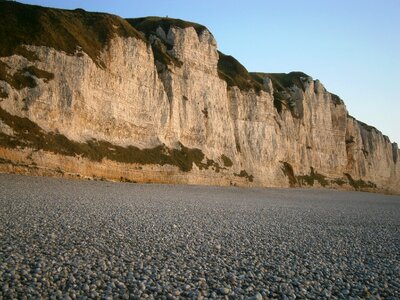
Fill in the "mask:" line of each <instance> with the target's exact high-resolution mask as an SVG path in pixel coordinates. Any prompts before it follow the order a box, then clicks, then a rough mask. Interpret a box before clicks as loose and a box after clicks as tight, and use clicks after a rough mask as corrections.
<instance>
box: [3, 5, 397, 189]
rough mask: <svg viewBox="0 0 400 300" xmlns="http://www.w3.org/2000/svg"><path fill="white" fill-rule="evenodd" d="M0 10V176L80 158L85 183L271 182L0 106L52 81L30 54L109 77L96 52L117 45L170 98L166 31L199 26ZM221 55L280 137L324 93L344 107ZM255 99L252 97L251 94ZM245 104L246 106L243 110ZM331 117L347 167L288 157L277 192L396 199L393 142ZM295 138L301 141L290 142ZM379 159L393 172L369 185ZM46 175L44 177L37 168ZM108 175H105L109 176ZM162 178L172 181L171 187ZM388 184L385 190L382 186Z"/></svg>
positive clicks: (298, 76) (221, 162)
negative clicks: (63, 129) (133, 51)
mask: <svg viewBox="0 0 400 300" xmlns="http://www.w3.org/2000/svg"><path fill="white" fill-rule="evenodd" d="M0 8H1V9H0V18H1V19H2V23H1V24H0V40H1V41H2V43H1V44H0V83H2V84H0V148H1V149H0V165H2V166H3V168H2V169H1V170H3V171H4V170H6V171H9V172H21V173H28V174H39V175H41V174H50V175H60V174H61V175H66V171H65V170H67V169H68V168H67V167H66V165H67V163H66V162H65V160H64V158H67V160H68V159H73V160H72V161H74V159H77V160H79V161H82V160H84V161H85V163H86V165H85V166H86V167H85V176H89V177H90V174H92V177H93V178H96V177H97V178H105V179H120V180H122V181H153V182H178V183H186V181H185V180H181V179H179V178H181V177H174V176H175V175H176V173H179V176H186V175H187V176H190V174H191V173H193V172H194V173H196V172H200V173H196V176H197V177H196V179H194V181H190V183H196V182H199V183H202V181H201V180H200V181H198V180H199V176H205V177H207V176H208V177H210V176H211V177H210V178H211V179H210V180H208V181H207V180H205V181H204V183H206V184H237V183H238V184H239V185H249V186H251V185H258V186H259V185H263V182H268V181H264V178H260V176H263V175H262V174H261V175H259V174H255V173H254V174H253V171H252V169H251V168H250V167H247V165H246V164H243V163H242V162H240V160H239V159H238V158H237V157H233V156H229V155H225V154H221V155H218V157H212V158H210V157H207V156H206V155H205V154H204V152H205V150H207V149H203V148H202V147H199V148H190V147H187V146H185V145H183V144H182V143H178V144H176V146H175V147H167V146H165V145H163V144H161V145H159V146H157V147H152V148H142V149H141V148H138V147H135V146H121V145H116V144H112V143H110V142H108V141H107V140H95V139H90V140H87V141H86V142H77V141H74V140H71V139H69V138H67V137H66V136H65V135H63V134H60V133H58V132H56V131H54V132H53V131H48V130H47V131H46V130H44V129H43V128H41V127H40V126H38V125H37V124H36V123H34V122H32V121H31V120H30V119H29V118H28V117H21V115H24V112H21V114H18V115H15V114H13V113H10V112H9V111H7V110H6V109H5V108H3V107H2V105H1V102H2V101H3V100H4V101H8V102H10V99H9V98H10V97H9V94H10V93H9V92H10V89H14V90H16V91H21V90H24V89H30V90H34V89H35V88H36V87H37V85H38V84H39V83H41V82H44V83H47V82H50V81H52V80H55V79H54V77H55V74H52V73H51V72H48V71H47V70H44V69H41V68H39V67H37V63H36V62H37V61H39V60H40V59H39V57H38V55H37V53H36V52H35V51H34V50H32V47H30V46H38V47H46V48H52V49H55V50H57V51H60V52H63V53H65V54H67V55H69V56H76V57H80V56H81V55H82V54H83V53H85V54H86V55H88V56H89V57H90V58H91V59H92V60H93V62H94V63H95V64H96V65H97V67H98V68H99V69H106V68H107V61H106V60H105V59H104V55H102V54H103V53H104V52H107V51H108V47H109V46H110V43H111V41H112V40H113V39H114V38H115V37H121V38H124V39H136V40H140V41H142V42H144V43H146V45H148V49H149V51H151V53H152V55H153V58H154V63H155V68H156V70H157V72H158V75H159V78H160V80H161V81H162V82H163V84H164V87H165V90H166V92H167V94H169V93H172V92H171V91H170V88H171V86H170V81H171V78H172V76H171V73H173V72H176V70H177V69H179V68H181V67H182V65H183V64H184V62H183V61H180V60H179V58H178V57H176V56H175V55H174V51H173V48H174V44H173V36H172V34H171V33H172V31H173V30H171V29H174V28H178V29H186V28H194V30H195V31H196V33H197V35H198V36H200V35H202V34H203V33H204V31H207V28H206V27H204V26H202V25H199V24H196V23H192V22H187V21H183V20H178V19H171V18H159V17H147V18H138V19H126V20H125V19H122V18H120V17H118V16H114V15H110V14H104V13H91V12H86V11H84V10H82V9H76V10H72V11H71V10H60V9H51V8H44V7H39V6H30V5H24V4H20V3H16V2H10V1H0ZM13 55H18V56H21V57H24V58H25V59H26V63H25V65H24V66H22V67H21V68H20V69H19V70H18V71H15V70H12V69H11V67H10V66H9V65H8V64H7V62H5V61H4V60H1V58H2V57H3V58H5V57H11V56H13ZM218 56H219V60H218V64H217V74H218V76H219V78H220V79H221V80H223V81H224V82H225V83H226V87H227V91H228V95H230V94H231V93H234V92H235V91H236V90H239V91H240V93H242V94H243V95H251V97H252V98H254V97H255V99H264V98H265V95H271V96H272V101H273V109H274V111H273V112H271V114H273V115H275V117H274V118H275V119H276V123H277V125H276V126H277V128H279V130H281V131H282V132H285V126H286V124H285V120H288V119H287V118H288V117H287V116H288V114H289V115H290V117H291V122H293V124H294V125H292V126H294V128H301V127H302V126H303V125H302V124H303V123H305V122H308V120H305V111H307V107H305V105H309V104H308V103H309V102H310V101H308V99H307V97H310V95H311V96H313V95H314V94H315V95H317V94H319V93H324V94H326V95H327V96H326V97H325V96H324V97H325V98H326V99H328V101H330V104H329V106H331V107H332V109H333V110H334V109H335V108H336V107H337V109H338V110H339V109H340V110H341V111H345V108H343V107H344V103H343V101H342V100H341V99H340V98H339V97H338V96H336V95H334V94H332V93H329V92H327V91H326V90H325V89H324V88H323V86H322V85H321V84H320V83H319V82H318V81H317V80H313V79H312V78H311V77H310V76H308V75H307V74H304V73H302V72H292V73H289V74H284V73H275V74H272V73H251V72H248V71H247V70H246V68H245V67H244V66H243V65H241V64H240V62H238V61H237V60H236V59H235V58H234V57H232V56H229V55H225V54H223V53H221V52H218ZM311 89H312V90H311ZM253 94H254V95H255V96H252V95H253ZM313 97H314V96H313ZM183 100H184V101H187V100H188V99H183ZM231 100H232V99H231ZM215 101H219V99H215ZM248 105H251V104H250V102H249V104H248ZM28 110H29V107H28V106H26V107H25V112H26V111H28ZM208 113H209V112H208V111H207V110H204V111H203V114H204V118H205V119H207V114H208ZM227 113H228V112H227ZM25 115H26V114H25ZM338 115H339V117H338V116H336V114H334V113H332V120H331V123H332V124H333V129H334V130H336V131H338V132H339V131H340V132H342V134H343V141H341V142H343V145H345V146H344V147H345V150H344V151H345V153H346V154H345V155H346V158H345V159H346V164H345V165H343V168H342V169H341V171H340V172H336V173H335V174H334V175H332V174H328V172H326V171H321V169H320V168H319V167H318V166H317V165H318V164H317V163H315V164H313V163H311V165H310V166H309V168H308V170H306V171H304V168H301V166H299V163H300V164H301V161H300V162H299V161H296V160H293V159H291V156H288V157H287V158H284V159H282V160H280V161H279V162H277V165H278V166H280V167H279V168H280V170H277V171H276V172H278V173H279V172H280V173H281V174H282V175H283V176H284V177H285V178H286V180H285V183H282V184H280V185H281V186H291V187H297V186H318V187H338V188H348V187H350V188H353V189H355V190H367V191H387V192H396V191H395V190H394V189H393V182H394V183H396V182H398V176H399V174H397V173H396V170H398V169H399V168H398V167H397V165H398V160H399V159H398V157H399V153H400V152H399V149H398V146H397V144H395V143H393V144H392V143H391V142H390V140H389V139H388V138H387V137H385V136H383V135H382V134H381V133H380V132H379V131H378V130H376V129H375V128H373V127H371V126H368V125H366V124H364V123H362V122H359V121H357V120H355V119H354V118H352V117H351V116H346V115H345V116H343V114H338ZM236 117H237V116H233V117H232V119H234V120H233V121H234V122H236V124H237V123H238V122H239V121H240V122H242V121H243V120H236V119H235V118H236ZM235 126H236V127H235V131H238V130H239V129H238V126H237V125H235ZM288 127H289V125H288ZM303 127H304V126H303ZM299 130H300V129H299ZM299 132H300V131H299ZM285 134H287V133H285ZM291 134H293V133H291ZM277 135H283V133H282V134H281V133H280V132H278V133H277ZM310 136H311V133H310ZM292 140H293V141H296V140H298V139H297V138H296V137H292ZM339 142H340V141H339ZM236 143H237V145H236V149H237V151H238V155H240V156H243V155H244V154H243V151H241V149H240V145H239V142H238V138H237V141H236ZM285 146H287V145H281V146H278V147H272V145H271V151H280V150H279V147H281V148H282V147H285ZM319 147H323V145H319ZM312 148H313V146H311V145H308V144H306V145H305V146H304V151H312V150H314V149H312ZM276 149H278V150H276ZM302 151H303V149H302ZM241 152H242V153H241ZM389 152H390V153H389ZM43 153H50V154H49V155H48V156H49V157H50V156H51V155H55V156H56V157H57V161H59V165H57V164H55V165H52V166H51V167H50V166H49V167H48V168H46V164H50V161H51V159H50V158H48V159H49V160H46V159H47V158H46V159H45V158H43V155H44V154H43ZM383 154H384V155H383ZM46 155H47V154H46ZM60 157H61V158H60ZM52 159H54V158H52ZM241 159H242V160H246V159H247V158H241ZM382 159H383V160H386V164H385V166H389V167H390V168H391V170H392V171H391V174H390V175H387V176H386V177H382V178H380V177H374V178H372V177H371V176H370V174H371V173H373V172H374V169H376V170H378V169H379V168H382V164H380V163H379V161H380V160H382ZM108 161H111V162H115V163H116V164H117V165H113V166H114V167H115V168H116V169H117V171H115V172H103V171H102V165H107V163H105V162H108ZM51 163H52V161H51ZM256 163H257V162H256ZM260 163H261V162H260ZM38 164H40V166H39V165H38ZM72 164H73V163H72ZM91 164H93V165H95V166H96V167H93V166H92V165H91ZM125 165H126V166H128V167H125ZM54 166H56V167H54ZM88 166H90V167H88ZM132 166H135V167H134V168H135V170H136V171H132ZM141 166H151V168H153V166H160V168H161V169H157V167H155V168H154V169H155V172H156V173H157V172H164V173H165V176H161V177H159V178H158V179H157V180H151V176H155V175H149V176H150V177H149V176H148V177H147V178H146V180H143V178H142V177H140V176H139V178H142V179H137V178H138V174H140V173H141V172H142V173H143V172H145V171H146V170H142V167H141ZM165 166H167V169H165ZM169 166H170V167H172V169H171V168H169ZM43 167H45V169H46V172H47V173H43V170H40V169H41V168H43ZM262 168H263V167H262V166H259V167H257V168H256V169H262ZM264 168H268V166H265V167H264ZM145 169H146V167H145ZM73 170H74V169H73V168H72V167H71V168H70V171H69V174H72V173H73ZM80 170H82V169H80ZM201 172H204V173H201ZM111 173H112V174H113V175H112V177H107V175H108V174H111ZM258 173H260V172H258ZM185 174H186V175H185ZM199 174H200V175H199ZM202 174H203V175H202ZM210 174H217V175H218V176H220V175H221V176H220V177H224V180H222V179H220V180H219V181H218V180H215V178H216V177H215V176H214V175H210ZM119 175H121V176H119ZM213 176H214V177H213ZM169 177H171V178H175V179H172V181H169V180H168V178H169ZM218 178H219V177H218ZM375 178H376V180H375ZM136 179H137V180H136ZM196 180H197V181H196ZM235 180H237V181H235ZM387 186H391V187H390V188H386V187H387ZM397 192H398V191H397Z"/></svg>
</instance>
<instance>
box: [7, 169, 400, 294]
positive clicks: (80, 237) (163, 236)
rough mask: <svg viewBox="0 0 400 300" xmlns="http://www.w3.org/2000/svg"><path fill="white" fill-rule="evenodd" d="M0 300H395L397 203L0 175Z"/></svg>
mask: <svg viewBox="0 0 400 300" xmlns="http://www.w3.org/2000/svg"><path fill="white" fill-rule="evenodd" d="M0 189H1V191H2V193H1V194H0V234H1V241H2V242H1V244H0V296H1V297H0V298H3V299H8V298H19V299H23V297H28V298H29V297H33V298H39V297H44V298H54V299H59V298H60V299H61V298H64V299H70V298H71V299H74V298H82V297H88V298H94V299H95V298H103V299H105V298H109V299H110V298H111V297H113V298H129V297H130V298H132V299H135V298H137V299H138V298H139V297H142V298H144V297H147V298H150V299H151V298H157V299H167V298H168V299H180V298H181V299H182V298H193V299H199V298H200V299H201V298H202V297H204V298H224V297H226V296H228V297H233V298H238V299H241V298H247V297H253V299H261V298H263V297H264V298H269V297H274V298H281V299H294V298H295V296H296V299H297V298H303V299H304V298H323V299H326V298H329V299H350V297H352V298H353V299H361V298H362V299H365V298H371V299H372V298H374V299H375V298H378V297H381V298H385V299H398V298H399V297H400V281H399V278H400V265H399V261H400V255H399V253H400V243H399V241H400V236H399V230H398V228H399V227H400V218H399V215H400V197H398V196H384V195H377V194H366V193H358V192H337V191H332V190H293V189H292V190H284V189H269V190H265V189H238V188H217V187H200V186H173V185H137V184H116V183H107V182H89V181H68V180H61V179H49V178H34V177H23V176H16V175H4V174H3V175H0Z"/></svg>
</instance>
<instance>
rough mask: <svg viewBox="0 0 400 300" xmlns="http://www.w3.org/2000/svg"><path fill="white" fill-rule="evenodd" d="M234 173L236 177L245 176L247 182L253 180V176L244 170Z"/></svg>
mask: <svg viewBox="0 0 400 300" xmlns="http://www.w3.org/2000/svg"><path fill="white" fill-rule="evenodd" d="M234 175H235V176H237V177H243V178H246V179H247V180H248V181H249V182H253V180H254V176H253V175H249V174H248V173H247V171H246V170H241V171H240V173H234Z"/></svg>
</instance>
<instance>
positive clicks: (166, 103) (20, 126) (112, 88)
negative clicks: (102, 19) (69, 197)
mask: <svg viewBox="0 0 400 300" xmlns="http://www.w3.org/2000/svg"><path fill="white" fill-rule="evenodd" d="M0 5H2V6H3V5H7V7H8V13H10V12H14V13H15V14H17V13H18V10H17V9H16V8H14V10H13V5H14V6H16V7H19V8H20V7H21V5H22V4H18V3H12V4H10V3H7V4H5V3H0ZM10 7H11V8H10ZM23 7H25V8H26V7H29V6H23ZM53 11H55V12H57V10H53ZM84 13H85V14H88V16H86V17H94V16H93V15H90V13H86V12H84ZM71 14H72V15H73V17H75V18H81V15H79V14H83V12H74V13H72V12H71ZM114 18H115V19H114ZM107 20H108V22H111V23H110V24H112V25H107V26H116V28H119V29H115V32H114V31H112V30H111V29H110V32H113V33H112V34H111V35H110V36H109V37H108V39H107V41H106V42H105V44H104V45H103V46H102V47H101V48H99V49H98V53H99V55H98V56H96V57H95V56H93V53H95V52H91V53H87V52H85V48H84V47H80V46H79V47H77V48H76V51H75V52H74V53H68V52H67V51H66V50H65V49H62V48H57V47H54V46H52V45H53V44H49V45H48V46H46V44H40V43H36V42H37V41H35V40H32V43H30V44H29V45H28V44H24V43H22V41H21V44H18V45H16V46H15V51H14V53H12V54H11V55H8V54H7V53H8V52H7V51H5V50H4V51H2V49H0V53H3V55H2V57H0V171H3V172H11V171H12V172H20V173H27V174H36V175H55V176H74V177H90V178H100V179H101V178H104V179H110V180H121V181H135V182H169V183H188V184H217V185H229V184H234V185H242V186H279V187H286V186H317V187H318V186H327V187H336V188H353V189H358V190H369V191H384V192H392V193H400V175H399V174H400V163H399V160H398V157H399V149H398V147H397V145H396V144H392V143H391V142H390V141H389V139H388V138H387V137H385V136H384V135H382V133H381V132H379V131H378V130H377V129H375V128H373V127H370V126H368V125H366V124H364V123H362V122H359V121H357V120H355V119H354V118H352V117H351V116H349V115H348V112H347V110H346V107H345V105H344V103H343V101H342V100H341V99H340V98H339V97H338V96H336V95H334V94H331V93H329V92H328V91H327V90H326V89H325V87H324V86H323V85H322V84H321V83H320V82H319V81H318V80H313V79H312V78H311V77H310V76H308V75H306V74H304V73H300V72H293V73H289V74H267V73H248V72H247V70H246V69H245V68H244V67H243V66H241V65H240V63H239V62H237V61H236V60H235V59H234V58H232V57H228V56H225V55H223V54H222V53H220V52H218V51H217V43H216V41H215V39H214V37H213V36H212V34H211V33H210V32H209V31H208V30H207V29H206V28H205V27H203V26H201V25H198V24H194V23H187V22H184V21H181V20H174V19H168V18H158V19H157V18H156V19H150V20H146V19H143V18H142V19H140V20H128V22H129V23H128V22H125V21H124V20H122V19H119V18H118V17H107ZM129 24H130V25H129ZM1 26H6V25H0V27H1ZM125 26H126V28H125ZM128 26H132V27H130V28H128ZM134 27H136V29H135V28H134ZM113 28H114V27H113ZM121 28H125V32H128V33H129V34H122V33H121ZM0 29H1V28H0ZM139 31H142V33H141V34H139V33H138V32H139ZM80 38H82V37H80ZM88 38H90V37H88ZM76 40H77V41H79V39H78V37H77V38H76ZM16 41H17V42H18V39H16ZM17 42H16V43H17ZM1 47H2V46H0V48H1ZM86 51H88V52H89V50H86ZM96 51H97V50H96ZM6 54H7V55H6ZM100 62H101V63H100Z"/></svg>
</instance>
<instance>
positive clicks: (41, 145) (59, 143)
mask: <svg viewBox="0 0 400 300" xmlns="http://www.w3.org/2000/svg"><path fill="white" fill-rule="evenodd" d="M0 120H1V121H2V122H3V123H5V124H6V125H8V126H9V127H11V128H12V130H13V131H14V135H12V136H10V135H7V134H5V133H1V132H0V145H1V146H3V147H7V148H12V149H15V148H17V147H20V148H31V149H35V150H44V151H49V152H53V153H56V154H61V155H66V156H77V155H80V156H82V157H85V158H88V159H90V160H92V161H101V160H102V159H103V158H106V159H109V160H113V161H117V162H121V163H138V164H158V165H172V166H177V167H178V168H179V169H180V170H181V171H183V172H189V171H191V170H192V167H193V163H194V164H196V165H197V166H198V167H199V168H200V169H208V168H209V167H213V168H214V169H215V171H217V172H218V171H219V169H220V167H219V165H218V164H217V163H216V162H214V161H213V160H210V159H206V158H205V155H204V153H203V152H202V151H201V150H200V149H196V148H194V149H190V148H187V147H185V146H184V145H182V144H181V145H180V147H179V149H170V148H167V147H166V146H164V145H160V146H157V147H154V148H149V149H139V148H137V147H134V146H128V147H121V146H117V145H113V144H111V143H109V142H106V141H98V140H89V141H87V142H86V143H81V142H76V141H72V140H70V139H68V138H67V137H66V136H64V135H62V134H58V133H53V132H45V131H44V130H43V129H41V128H40V127H39V126H38V125H37V124H35V123H34V122H32V121H30V120H29V119H28V118H21V117H18V116H14V115H11V114H9V113H8V112H6V111H5V110H4V109H2V108H0ZM204 160H206V162H205V163H203V161H204Z"/></svg>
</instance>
